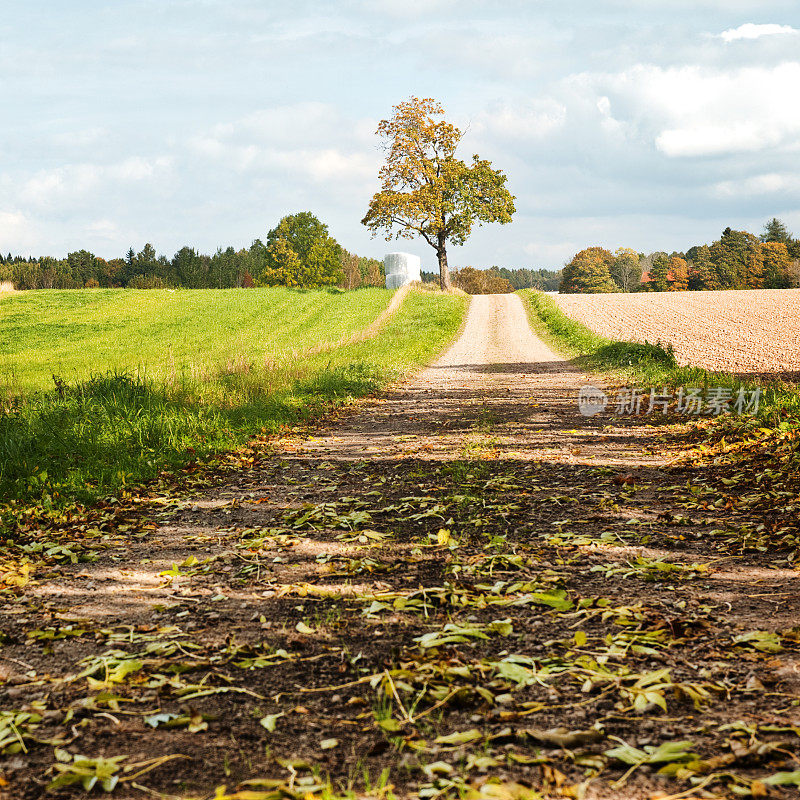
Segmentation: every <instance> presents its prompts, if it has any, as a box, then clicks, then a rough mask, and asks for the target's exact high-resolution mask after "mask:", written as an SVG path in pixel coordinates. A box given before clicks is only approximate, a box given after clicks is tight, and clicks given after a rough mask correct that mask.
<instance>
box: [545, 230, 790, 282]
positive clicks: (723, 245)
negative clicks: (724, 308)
mask: <svg viewBox="0 0 800 800" xmlns="http://www.w3.org/2000/svg"><path fill="white" fill-rule="evenodd" d="M795 286H800V239H795V238H794V237H793V236H792V234H791V233H790V232H789V230H788V229H787V228H786V225H784V223H783V222H781V220H779V219H776V218H773V219H772V220H770V221H769V222H768V223H767V224H766V225H765V226H764V230H763V232H762V233H761V236H755V235H754V234H752V233H748V232H747V231H735V230H732V229H731V228H726V229H725V230H724V231H723V232H722V236H721V237H720V238H719V239H718V240H716V241H715V242H712V243H711V244H710V245H709V244H701V245H695V246H694V247H690V248H689V249H688V250H687V251H686V252H685V253H679V252H673V253H665V252H656V253H650V254H649V255H644V254H643V253H637V252H636V251H635V250H631V249H629V248H625V247H622V248H620V249H618V250H617V251H616V252H614V253H612V252H611V251H610V250H605V249H604V248H602V247H589V248H587V249H585V250H581V252H580V253H577V254H576V255H575V256H574V257H573V259H572V260H571V261H570V262H569V263H567V264H566V265H565V266H564V269H563V271H562V273H561V280H560V285H559V290H560V291H561V292H565V293H580V292H638V291H651V292H665V291H686V290H701V289H786V288H790V287H795Z"/></svg>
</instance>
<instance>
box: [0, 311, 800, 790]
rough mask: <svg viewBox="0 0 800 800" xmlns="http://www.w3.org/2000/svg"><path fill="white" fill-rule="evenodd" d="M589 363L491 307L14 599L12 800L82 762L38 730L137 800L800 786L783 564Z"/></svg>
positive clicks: (158, 502)
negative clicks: (429, 351)
mask: <svg viewBox="0 0 800 800" xmlns="http://www.w3.org/2000/svg"><path fill="white" fill-rule="evenodd" d="M587 381H592V382H594V383H596V382H597V381H598V379H597V378H595V377H592V376H587V375H585V374H584V373H582V372H581V371H580V370H579V369H577V368H576V367H575V366H574V365H572V364H570V363H567V362H565V361H563V360H561V359H558V358H557V357H556V356H555V355H554V354H553V353H552V352H551V351H550V350H549V349H548V348H547V347H545V346H544V345H543V344H542V342H541V341H539V340H538V338H537V337H535V336H534V335H533V334H532V333H531V331H530V329H529V327H528V324H527V320H526V318H525V314H524V310H523V308H522V306H521V303H520V301H519V298H517V297H516V296H488V297H476V298H474V299H473V303H472V307H471V309H470V313H469V317H468V320H467V322H466V326H465V328H464V331H463V333H462V335H461V337H460V338H459V340H458V341H457V342H456V343H455V344H454V346H453V347H452V348H451V349H450V350H449V351H448V352H447V353H446V354H445V355H444V356H443V357H442V358H441V359H439V361H438V362H437V363H435V364H434V365H432V366H431V367H430V368H428V369H426V370H425V371H423V372H422V373H421V374H420V375H419V376H418V377H417V378H416V379H414V380H412V381H410V382H408V383H405V384H403V385H400V386H397V387H395V388H394V389H393V390H391V391H389V392H387V393H386V394H385V395H384V396H382V397H379V398H375V399H372V400H367V401H365V402H363V403H360V404H359V405H358V407H357V409H356V410H355V411H354V413H352V414H350V415H347V416H345V417H344V418H342V419H340V420H339V421H338V422H336V423H334V424H329V425H327V426H325V427H323V428H321V429H320V430H317V431H313V432H310V433H309V432H305V433H302V434H301V433H297V434H294V435H292V436H287V437H284V438H283V439H281V440H279V441H273V442H271V443H270V445H269V447H267V448H265V449H264V450H262V451H260V452H255V453H253V457H254V461H253V463H252V464H251V465H250V466H249V467H247V468H244V469H239V470H237V472H235V473H232V474H230V475H229V476H228V478H227V479H226V480H224V481H218V482H216V483H214V484H213V485H211V486H207V487H198V488H197V490H196V492H195V493H194V494H193V495H192V496H182V497H177V498H176V497H161V498H154V499H153V500H152V502H151V503H150V504H149V506H148V507H147V509H146V511H147V514H148V515H149V516H148V518H149V519H150V520H151V521H152V522H151V523H150V524H149V525H148V524H144V523H143V522H142V521H141V520H139V521H138V522H136V520H132V522H131V526H132V530H138V531H139V535H136V536H134V535H131V534H123V533H121V534H120V540H119V544H118V546H116V547H112V548H110V549H108V550H105V551H102V552H99V553H98V557H97V560H96V561H94V562H93V563H88V564H76V565H74V566H71V565H67V566H64V567H62V568H61V569H60V570H59V571H58V572H57V573H56V574H54V575H53V577H52V578H51V579H50V580H44V581H42V582H41V583H39V584H37V585H34V586H32V587H30V589H29V590H28V592H27V593H26V595H25V596H24V598H23V600H22V601H21V602H19V603H17V602H15V603H10V602H9V603H6V605H5V607H4V609H3V611H4V614H5V616H4V619H5V620H6V624H5V626H4V634H5V636H6V639H5V641H6V645H5V646H4V650H3V653H4V658H5V659H6V661H5V662H4V664H5V665H6V675H5V676H6V679H7V680H8V683H7V684H6V685H5V686H3V687H2V689H1V690H0V691H1V692H2V695H0V696H2V697H3V703H4V705H3V707H4V709H9V710H14V711H19V712H20V713H22V712H23V711H24V710H25V709H29V710H36V713H37V714H41V715H44V719H43V720H42V721H41V722H39V723H36V722H30V720H27V721H26V719H24V718H22V717H19V718H16V722H15V723H14V726H15V727H14V731H11V732H10V733H9V736H10V737H11V738H10V739H8V740H7V741H12V742H14V741H17V740H19V741H23V742H24V745H25V747H26V749H27V751H28V752H27V753H26V754H25V758H24V759H23V758H21V757H20V756H18V755H14V754H13V751H11V750H6V751H5V752H6V753H7V754H8V755H7V756H5V761H4V762H2V763H1V764H0V769H2V777H3V780H4V781H7V784H6V785H7V786H8V787H9V788H7V789H6V790H5V791H8V792H11V794H9V795H8V797H13V798H14V800H22V799H23V798H24V800H32V799H33V798H39V797H42V796H43V795H44V787H45V785H46V783H47V781H48V780H50V779H52V777H53V776H54V775H55V774H57V773H59V771H60V772H61V773H64V774H66V771H67V769H68V768H67V767H63V768H59V767H56V766H54V750H53V746H52V744H51V745H43V744H41V742H42V741H50V742H53V741H58V742H60V744H59V745H58V746H59V748H60V750H61V751H62V755H61V757H62V758H67V757H66V756H64V755H63V752H64V751H65V752H68V753H71V754H72V755H73V756H74V755H76V754H82V755H85V756H87V757H91V758H96V757H97V756H101V755H102V756H103V757H106V758H110V757H122V760H121V761H120V762H118V764H117V765H116V766H113V765H112V767H109V769H111V772H112V773H114V774H117V775H118V777H120V778H121V782H120V783H119V785H118V786H117V788H116V789H115V794H114V797H126V798H127V797H131V798H132V797H144V796H156V795H157V796H159V797H169V798H176V797H180V798H188V797H192V798H201V797H202V798H207V797H210V796H213V795H214V791H215V788H216V787H218V786H222V785H223V784H224V785H227V786H228V789H227V791H223V790H219V792H220V793H219V794H218V795H216V796H217V797H220V798H231V799H232V800H244V798H254V799H255V800H278V798H279V797H287V798H318V797H321V796H322V793H323V792H326V791H327V792H328V794H327V795H325V796H326V797H339V796H341V795H342V793H343V792H344V791H346V790H348V789H349V790H352V791H354V792H356V793H358V794H359V795H364V796H369V797H376V798H389V797H390V796H391V795H390V794H389V790H388V789H387V785H388V784H391V785H393V787H394V788H393V789H392V791H393V793H394V794H395V795H396V796H398V797H422V798H427V800H433V798H442V800H447V799H448V798H455V797H458V796H467V797H472V798H476V799H477V800H480V798H487V800H488V798H495V799H497V798H501V799H502V800H536V798H541V797H562V796H568V797H573V798H575V797H587V798H604V799H605V798H651V797H654V796H656V793H658V792H661V793H662V794H661V796H662V797H666V796H672V797H676V798H677V797H684V796H689V795H696V796H704V795H703V792H710V791H713V793H714V794H713V796H715V797H727V796H733V795H734V794H735V793H737V792H738V794H739V796H740V795H741V794H747V793H748V792H749V793H750V794H751V795H752V796H761V797H764V796H775V797H783V796H789V794H788V793H789V792H790V791H791V789H790V788H787V789H786V790H784V789H781V788H780V785H779V781H778V782H777V783H776V781H775V780H773V779H770V780H773V783H774V784H775V785H772V784H765V783H763V782H762V781H763V780H764V779H767V778H769V776H771V775H775V774H780V773H787V774H791V773H792V772H793V771H794V770H797V769H798V767H800V747H798V744H800V713H798V710H797V709H798V704H800V696H799V695H798V690H799V689H800V652H799V647H798V643H800V635H798V633H797V630H796V629H794V630H792V629H793V626H795V625H796V624H797V613H798V609H800V603H798V591H797V589H796V572H795V571H794V570H793V568H792V565H791V563H790V562H789V561H788V560H787V555H788V554H787V552H785V551H781V550H780V549H778V548H775V547H771V548H769V549H767V548H762V549H761V550H759V549H758V546H757V543H758V542H759V541H761V540H760V539H759V536H760V535H761V534H760V533H759V530H760V529H759V527H758V526H759V525H760V524H761V523H762V522H763V520H762V519H761V518H760V517H759V516H758V515H757V514H754V513H751V512H747V511H742V510H737V507H736V506H735V504H734V503H733V502H732V501H731V500H730V499H727V500H726V496H725V494H724V492H725V487H724V486H723V485H722V484H720V483H719V481H718V479H717V478H718V476H715V475H714V474H713V473H708V472H705V471H703V470H698V469H692V468H688V467H686V468H669V467H668V465H667V464H666V463H665V461H664V459H663V457H661V456H659V455H658V452H657V451H656V446H657V445H658V442H659V436H660V435H661V434H662V432H663V429H662V428H660V427H653V426H651V425H650V424H648V422H647V421H646V420H637V419H633V418H630V419H621V418H616V417H614V416H613V414H608V413H606V414H605V415H598V416H596V417H591V418H584V417H582V416H581V415H580V414H579V413H578V408H577V402H576V395H577V391H578V389H579V387H580V386H582V385H583V384H584V383H586V382H587ZM762 529H763V525H762ZM745 543H749V545H748V546H745ZM69 758H71V756H69ZM159 759H161V760H159ZM164 759H168V760H164ZM62 763H63V762H62ZM126 765H131V768H130V769H129V770H128V771H127V772H126V771H125V768H126ZM133 765H136V766H133ZM143 769H145V770H148V771H146V773H144V774H140V772H141V770H143ZM662 769H664V770H665V771H666V774H665V775H661V774H659V770H662ZM132 776H133V777H132ZM781 780H783V779H781ZM246 781H255V782H254V783H250V784H247V783H243V782H246ZM329 782H330V783H329ZM328 785H330V787H332V788H330V789H326V788H325V787H326V786H328ZM787 785H789V786H790V785H791V781H790V782H789V784H787ZM2 786H3V785H2V784H0V792H2V791H4V789H3V788H2ZM235 786H240V788H241V793H238V792H237V791H236V790H235V789H234V788H233V787H235ZM141 787H144V788H141ZM767 787H769V788H767ZM247 792H251V794H248V793H247ZM258 792H262V793H263V794H258ZM684 792H686V793H687V794H684ZM706 796H707V795H706Z"/></svg>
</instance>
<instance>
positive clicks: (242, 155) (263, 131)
mask: <svg viewBox="0 0 800 800" xmlns="http://www.w3.org/2000/svg"><path fill="white" fill-rule="evenodd" d="M375 127H376V123H375V122H373V121H367V120H363V119H361V120H356V121H352V120H347V119H346V118H343V117H342V115H341V114H340V112H339V111H338V110H337V109H335V108H334V107H333V106H330V105H327V104H324V103H298V104H294V105H288V106H278V107H275V108H271V109H263V110H260V111H256V112H253V113H252V114H249V115H247V116H246V117H243V118H241V119H239V120H235V121H233V122H229V123H225V124H221V125H216V126H214V127H213V128H212V129H211V130H210V131H208V132H207V133H204V134H201V135H199V136H196V137H193V138H192V139H190V141H189V143H188V144H189V147H190V148H191V150H192V151H193V152H194V153H195V154H196V155H198V156H199V157H201V158H205V159H209V160H212V161H217V162H221V163H223V164H226V165H228V166H229V167H230V168H231V169H234V170H236V171H238V172H242V173H246V172H256V173H258V174H263V175H266V174H272V175H273V176H274V178H276V179H277V178H278V176H279V175H281V176H283V175H286V174H287V173H288V174H289V175H290V176H293V177H294V178H295V179H296V180H300V181H304V182H308V181H311V182H312V183H316V184H325V183H330V184H333V183H334V182H337V183H338V182H343V183H345V184H347V185H348V186H352V185H353V184H357V183H359V182H363V181H365V180H370V179H371V180H374V179H375V176H376V174H377V170H378V161H379V158H378V156H377V153H376V151H375V149H374V147H370V146H369V144H373V143H374V142H373V141H370V140H374V134H373V131H374V129H375Z"/></svg>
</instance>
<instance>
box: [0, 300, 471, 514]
mask: <svg viewBox="0 0 800 800" xmlns="http://www.w3.org/2000/svg"><path fill="white" fill-rule="evenodd" d="M390 296H391V293H390V292H386V291H384V290H372V289H370V290H366V291H361V290H358V291H355V292H350V293H347V294H340V293H330V292H326V291H315V292H298V291H294V290H288V289H268V290H247V291H242V290H238V291H237V290H228V291H224V290H222V291H196V292H195V291H181V292H175V293H168V292H166V291H146V292H129V291H127V290H126V291H117V292H115V291H110V292H104V291H101V292H87V291H85V290H78V291H74V292H37V293H31V295H30V296H29V295H27V294H24V295H22V294H20V295H14V296H13V297H12V298H10V299H8V298H7V299H5V300H3V301H2V312H3V315H4V316H3V323H2V328H3V337H4V344H3V346H4V347H5V346H6V344H10V345H11V347H10V352H9V353H7V354H6V359H7V361H6V363H7V366H8V368H9V369H11V370H12V371H13V372H14V380H15V383H14V391H13V392H9V391H8V389H7V393H6V399H5V406H4V408H3V409H2V412H0V496H5V497H6V498H7V499H17V500H18V501H21V502H22V503H23V504H30V503H35V504H38V505H40V506H43V507H50V506H53V507H61V506H63V505H65V504H68V503H71V502H73V501H76V500H77V501H80V502H84V503H85V502H92V501H94V500H96V499H99V498H102V497H105V496H108V495H109V494H113V493H115V492H118V491H119V490H120V488H121V487H126V486H131V485H140V484H142V483H144V482H147V481H149V480H152V479H154V478H155V477H156V476H157V475H159V473H161V472H162V471H163V470H166V471H167V472H170V471H175V470H177V469H179V468H180V467H182V466H183V465H185V464H186V463H187V462H190V461H194V460H198V459H199V460H202V459H204V458H207V457H209V456H211V455H213V454H215V453H219V452H222V451H225V450H229V449H232V448H235V447H236V446H238V445H240V444H241V443H243V442H245V441H246V440H247V439H248V438H250V437H251V436H253V435H255V434H257V433H259V432H271V431H275V430H277V429H278V428H280V427H281V426H282V425H286V424H296V423H298V422H303V421H308V420H311V419H314V418H315V417H318V416H319V415H320V414H322V413H324V412H325V411H326V410H327V409H330V408H331V405H332V404H336V403H341V402H345V401H347V399H348V398H352V397H358V396H361V395H364V394H368V393H370V392H373V391H375V390H377V389H379V388H380V387H381V386H383V385H385V384H386V383H387V382H389V381H391V380H394V379H396V378H398V377H400V376H401V375H403V374H405V373H407V372H408V371H409V370H411V369H414V368H416V367H419V366H421V365H423V364H425V363H427V362H429V361H430V360H432V359H433V357H434V356H435V355H436V354H437V353H438V352H440V351H441V350H443V349H444V347H445V346H446V345H447V343H448V342H449V341H450V340H452V339H453V337H454V336H455V334H456V333H457V331H458V329H459V327H460V325H461V321H462V318H463V315H464V312H465V310H466V306H467V303H466V298H464V297H461V296H456V295H443V294H439V293H432V292H422V291H414V292H411V293H410V294H409V295H408V296H407V297H406V299H405V301H404V302H403V304H402V305H401V307H400V308H399V309H398V310H397V311H396V312H395V314H394V315H393V316H392V317H390V318H389V320H388V321H387V322H386V323H385V324H384V326H383V327H382V329H381V330H380V332H379V333H378V335H377V336H374V337H372V338H370V339H367V340H364V341H360V342H355V343H351V344H346V345H343V346H338V347H334V348H332V349H329V350H326V351H325V352H316V353H314V352H311V348H313V347H314V346H315V345H318V344H320V343H326V342H332V341H336V340H338V339H340V338H341V337H343V336H346V335H348V334H352V333H354V332H357V331H359V330H361V329H363V328H364V327H366V326H368V325H369V324H370V323H371V322H373V321H374V319H375V317H377V316H378V314H379V313H380V312H381V311H382V310H383V309H384V308H385V307H386V305H387V303H388V300H389V298H390ZM50 297H52V299H53V300H52V306H49V305H48V299H49V298H50ZM37 309H39V311H37ZM125 320H129V321H130V322H129V323H128V324H126V323H125ZM9 323H10V324H9ZM48 353H50V355H48ZM165 354H167V355H166V356H165ZM173 361H174V364H175V367H174V368H173V366H172V364H173ZM53 374H56V375H59V376H61V377H62V378H63V379H65V380H66V379H69V378H72V377H73V376H74V377H75V378H77V379H76V380H75V379H71V380H68V381H67V382H65V383H64V384H63V385H60V386H59V387H58V388H50V389H47V390H44V388H43V387H45V386H47V385H48V382H49V384H50V386H51V387H52V386H53V382H52V375H53ZM20 387H22V388H23V389H24V390H25V391H22V390H21V388H20ZM8 388H10V387H8Z"/></svg>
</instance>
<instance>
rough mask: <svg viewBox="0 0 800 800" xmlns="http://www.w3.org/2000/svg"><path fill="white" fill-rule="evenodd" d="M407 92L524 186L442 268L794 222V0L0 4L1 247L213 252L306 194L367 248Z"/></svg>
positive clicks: (647, 245)
mask: <svg viewBox="0 0 800 800" xmlns="http://www.w3.org/2000/svg"><path fill="white" fill-rule="evenodd" d="M410 95H417V96H423V97H428V96H430V97H435V98H436V99H438V100H440V101H441V102H442V103H443V104H444V106H445V108H446V110H447V115H448V118H450V119H451V120H452V121H454V122H455V123H456V124H458V125H459V126H461V127H462V128H463V129H464V131H465V136H464V139H463V141H462V145H461V148H462V149H461V153H462V156H463V157H465V158H468V157H469V156H470V155H471V154H472V153H479V154H480V155H481V156H482V157H484V158H488V159H490V160H491V161H492V162H493V163H494V164H495V165H496V166H498V167H500V168H501V169H503V170H504V171H505V172H506V173H507V174H508V176H509V187H510V188H511V191H512V192H513V193H514V194H515V195H516V197H517V203H516V204H517V214H516V216H515V219H514V222H513V223H512V224H511V225H506V226H492V227H488V228H482V229H480V230H479V231H477V232H476V233H475V234H474V235H473V237H472V239H471V240H470V241H469V242H468V243H467V245H465V246H464V247H462V248H456V249H453V250H452V252H451V263H453V264H455V265H456V266H464V265H467V264H472V265H475V266H490V265H492V264H498V265H503V266H509V267H521V266H534V267H540V266H541V267H558V266H559V265H560V264H561V263H563V261H564V260H565V259H566V258H569V257H570V256H571V255H572V254H573V253H574V252H575V251H577V250H579V249H581V248H583V247H586V246H589V245H595V244H599V245H603V246H606V247H610V248H617V247H620V246H627V247H634V248H636V249H637V250H641V251H647V252H650V251H652V250H656V249H659V250H668V251H671V250H683V249H686V248H688V247H689V246H691V245H692V244H696V243H698V242H704V241H711V240H712V239H715V238H718V237H719V234H720V231H721V230H722V229H723V228H724V227H725V226H727V225H730V226H732V227H734V228H744V229H749V230H752V231H754V232H759V231H760V230H761V228H762V227H763V224H764V222H765V221H766V219H768V218H770V217H772V216H778V217H781V218H782V219H783V220H784V221H785V222H786V223H787V224H788V225H789V227H790V229H792V230H794V231H795V233H798V234H800V101H799V97H800V8H799V7H798V3H797V0H327V2H323V1H322V0H319V1H318V2H314V1H313V0H290V1H287V2H278V1H277V0H107V1H106V2H101V0H69V2H67V1H66V0H0V107H2V111H3V114H2V117H3V121H2V125H0V250H2V251H3V252H7V251H12V252H14V253H17V252H19V253H24V254H28V253H32V254H37V255H44V254H50V255H64V254H65V253H66V252H68V251H69V250H75V249H79V248H82V247H85V248H87V249H90V250H92V251H94V252H95V253H97V254H98V255H102V256H105V257H114V256H118V255H121V254H123V253H124V252H125V251H126V250H127V249H128V247H129V246H131V245H132V246H134V247H135V248H136V249H141V247H142V245H143V244H144V243H145V242H148V241H149V242H152V243H153V244H154V246H155V247H156V249H157V250H158V251H159V252H162V253H166V254H168V255H172V254H173V253H174V252H175V251H176V250H177V249H178V248H179V247H181V246H182V245H185V244H189V245H191V246H194V247H197V248H199V249H200V250H202V251H204V252H213V250H215V249H216V248H217V247H218V246H227V245H229V244H231V245H234V246H235V247H237V248H238V247H242V246H247V245H249V244H250V242H251V241H252V240H253V239H254V238H256V237H258V236H260V237H263V236H264V235H265V234H266V232H267V230H269V228H271V227H273V226H274V225H275V224H276V222H277V221H278V219H279V218H280V217H281V216H283V215H284V214H287V213H291V212H294V211H300V210H312V211H313V212H314V213H316V214H317V215H318V216H319V217H320V218H321V219H322V220H323V221H325V222H327V223H328V225H329V226H330V229H331V233H332V234H333V235H334V236H335V237H336V238H337V239H338V240H339V242H340V243H341V244H342V245H343V246H345V247H347V248H348V249H349V250H353V251H356V252H358V253H360V254H364V255H373V256H377V257H381V256H382V255H383V253H385V252H387V251H389V250H392V249H398V247H397V245H396V244H388V243H386V242H385V241H383V240H382V239H380V238H379V239H370V236H369V234H368V232H367V231H366V229H364V228H363V227H362V226H361V225H360V223H359V220H360V219H361V217H362V216H363V214H364V212H365V210H366V207H367V203H368V201H369V198H370V197H371V195H372V194H373V192H374V191H376V189H377V177H376V174H377V170H378V167H379V164H380V161H381V152H380V151H379V149H378V140H377V137H375V135H374V131H375V128H376V126H377V123H378V121H379V120H380V119H381V118H382V117H386V116H388V115H389V114H390V113H391V107H392V105H393V104H394V103H396V102H398V101H400V100H403V99H405V98H407V97H409V96H410ZM401 248H402V249H404V250H409V251H411V252H416V253H418V254H419V255H421V256H422V257H423V263H424V264H425V265H427V266H428V268H432V266H433V263H434V258H433V251H432V250H430V248H428V247H427V245H424V244H419V243H417V242H414V243H406V242H404V243H403V244H402V245H401Z"/></svg>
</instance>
